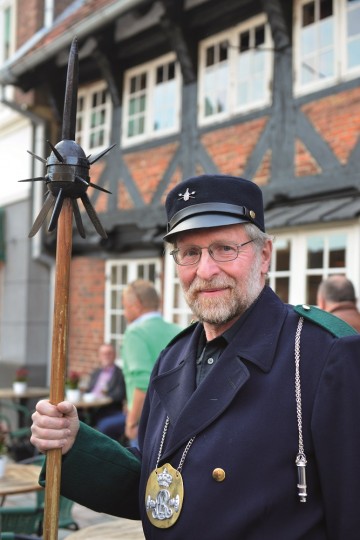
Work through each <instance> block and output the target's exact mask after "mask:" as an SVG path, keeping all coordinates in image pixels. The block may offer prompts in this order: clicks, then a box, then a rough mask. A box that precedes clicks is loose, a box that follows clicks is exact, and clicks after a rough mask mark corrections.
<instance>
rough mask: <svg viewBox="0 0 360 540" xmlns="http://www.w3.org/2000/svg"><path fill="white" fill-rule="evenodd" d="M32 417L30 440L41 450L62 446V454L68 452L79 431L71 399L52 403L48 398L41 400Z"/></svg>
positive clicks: (77, 418) (76, 415) (77, 419)
mask: <svg viewBox="0 0 360 540" xmlns="http://www.w3.org/2000/svg"><path fill="white" fill-rule="evenodd" d="M32 419H33V424H32V426H31V432H32V435H31V438H30V442H31V443H32V444H33V445H34V446H36V448H37V449H38V450H39V451H40V452H43V453H44V452H46V451H47V450H53V449H54V448H61V449H62V454H66V453H67V452H68V451H69V450H70V448H71V447H72V445H73V444H74V442H75V439H76V435H77V433H78V431H79V417H78V414H77V410H76V407H75V405H73V404H72V403H70V402H69V401H62V402H61V403H59V404H58V405H52V404H51V403H50V402H49V401H48V400H41V401H39V402H38V404H37V405H36V410H35V412H34V414H33V415H32Z"/></svg>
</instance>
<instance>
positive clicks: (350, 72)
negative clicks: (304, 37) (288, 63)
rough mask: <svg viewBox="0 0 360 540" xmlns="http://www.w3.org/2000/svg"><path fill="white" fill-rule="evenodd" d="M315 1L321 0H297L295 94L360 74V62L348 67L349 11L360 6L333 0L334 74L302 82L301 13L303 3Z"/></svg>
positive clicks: (321, 87) (304, 92)
mask: <svg viewBox="0 0 360 540" xmlns="http://www.w3.org/2000/svg"><path fill="white" fill-rule="evenodd" d="M310 1H311V2H312V1H315V3H316V4H319V2H320V0H295V9H294V12H295V23H294V48H293V50H294V67H295V72H294V93H295V95H298V96H300V95H304V94H308V93H311V92H315V91H317V90H321V89H323V88H327V87H329V86H332V85H334V84H336V83H338V82H341V81H342V80H344V81H345V80H349V79H352V78H354V77H357V76H359V74H360V63H359V65H358V66H355V67H353V68H351V69H350V68H348V67H347V63H348V59H347V41H348V40H347V29H346V21H347V11H348V9H349V10H350V11H351V10H353V9H356V8H358V7H359V6H358V5H357V4H355V5H354V6H349V5H348V4H347V0H333V15H332V17H333V21H334V43H333V51H334V65H333V69H334V75H333V76H329V77H325V78H323V79H318V80H315V81H311V82H308V83H306V84H303V83H302V82H301V62H302V59H301V56H300V52H301V48H300V42H301V28H302V27H301V15H302V7H303V5H305V4H307V3H309V2H310ZM359 33H360V30H359Z"/></svg>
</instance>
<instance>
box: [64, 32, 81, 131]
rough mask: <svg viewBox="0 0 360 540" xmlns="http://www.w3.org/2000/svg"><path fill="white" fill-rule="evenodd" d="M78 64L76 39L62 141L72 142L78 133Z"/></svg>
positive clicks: (70, 59) (70, 60) (66, 99)
mask: <svg viewBox="0 0 360 540" xmlns="http://www.w3.org/2000/svg"><path fill="white" fill-rule="evenodd" d="M78 64H79V60H78V42H77V39H76V37H75V38H74V39H73V41H72V44H71V48H70V54H69V62H68V70H67V76H66V89H65V100H64V112H63V126H62V139H69V140H71V141H74V140H75V131H76V109H77V91H78Z"/></svg>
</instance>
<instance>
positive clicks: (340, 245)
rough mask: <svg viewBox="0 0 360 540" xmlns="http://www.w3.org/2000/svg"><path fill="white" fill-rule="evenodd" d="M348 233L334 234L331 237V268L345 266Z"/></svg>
mask: <svg viewBox="0 0 360 540" xmlns="http://www.w3.org/2000/svg"><path fill="white" fill-rule="evenodd" d="M345 248H346V235H344V234H339V235H332V236H330V238H329V268H344V267H345V253H346V249H345Z"/></svg>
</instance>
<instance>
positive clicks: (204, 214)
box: [164, 174, 265, 242]
mask: <svg viewBox="0 0 360 540" xmlns="http://www.w3.org/2000/svg"><path fill="white" fill-rule="evenodd" d="M165 208H166V213H167V218H168V228H167V234H166V235H165V236H164V240H166V241H169V242H171V241H172V236H173V235H174V234H177V233H180V232H183V231H189V230H192V229H202V228H208V227H220V226H223V225H234V224H236V223H253V224H254V225H256V226H257V227H258V228H259V229H260V230H261V231H263V232H264V231H265V225H264V209H263V199H262V193H261V190H260V188H259V187H258V186H257V185H256V184H255V183H254V182H251V181H250V180H245V179H244V178H237V177H235V176H222V175H208V174H204V175H203V176H195V177H193V178H189V179H187V180H184V182H181V183H180V184H177V186H175V187H174V188H173V189H172V190H171V191H170V192H169V194H168V196H167V198H166V203H165Z"/></svg>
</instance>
